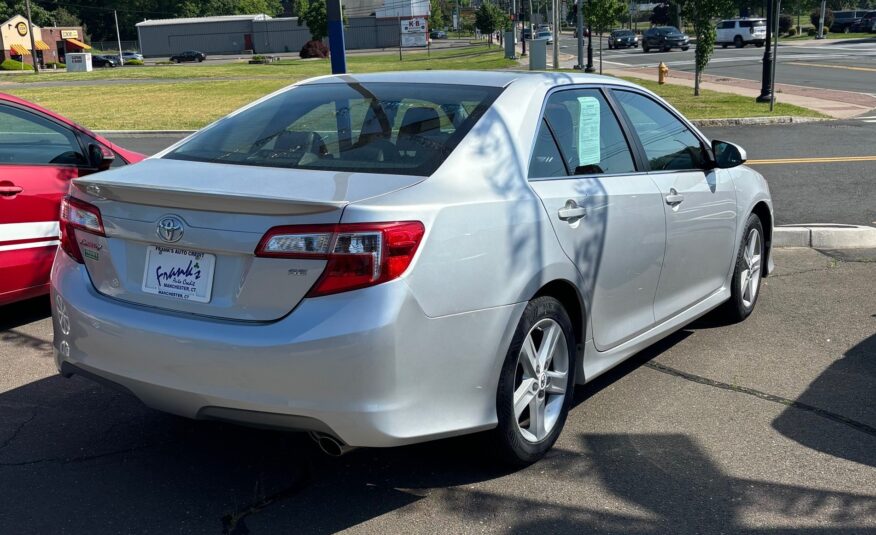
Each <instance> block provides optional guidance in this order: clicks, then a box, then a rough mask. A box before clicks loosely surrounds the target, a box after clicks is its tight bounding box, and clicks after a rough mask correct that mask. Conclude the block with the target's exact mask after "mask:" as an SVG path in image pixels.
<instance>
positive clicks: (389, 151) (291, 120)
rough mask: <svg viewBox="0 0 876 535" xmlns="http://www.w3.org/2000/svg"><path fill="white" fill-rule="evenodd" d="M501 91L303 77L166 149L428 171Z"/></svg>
mask: <svg viewBox="0 0 876 535" xmlns="http://www.w3.org/2000/svg"><path fill="white" fill-rule="evenodd" d="M501 91H502V89H501V88H497V87H482V86H465V85H452V84H395V83H386V82H380V83H341V82H338V83H329V84H314V85H304V86H299V87H295V88H292V89H291V90H289V91H285V92H283V93H281V94H279V95H276V96H274V97H272V98H270V99H268V100H266V101H264V102H262V103H260V104H258V105H256V106H253V107H252V108H249V109H247V110H245V111H243V112H240V113H238V114H236V115H232V116H230V117H226V118H225V119H222V120H221V121H219V122H218V123H216V124H215V125H214V126H213V127H211V128H208V129H207V130H204V131H203V132H200V133H198V134H195V135H194V136H193V137H192V138H191V139H190V140H189V141H187V142H186V143H184V144H183V145H181V146H179V147H177V148H176V149H174V150H173V151H172V152H170V153H168V154H166V155H165V156H164V157H165V158H169V159H173V160H189V161H198V162H213V163H226V164H237V165H254V166H266V167H284V168H290V169H312V170H324V171H352V172H357V171H359V172H365V173H388V174H403V175H418V176H427V175H430V174H432V173H433V172H434V171H435V169H437V168H438V166H439V165H441V163H442V162H443V161H444V160H445V159H446V158H447V156H448V155H449V154H450V153H451V152H452V151H453V149H454V148H455V147H456V145H457V144H458V143H459V141H460V140H461V139H462V138H463V137H465V135H466V134H467V133H468V132H469V130H471V128H472V126H473V125H474V124H475V123H476V122H477V120H478V119H479V118H480V117H481V116H482V115H483V114H484V112H485V111H486V110H487V109H488V108H489V107H490V105H491V104H492V103H493V101H494V100H495V99H496V97H497V96H498V95H499V93H501Z"/></svg>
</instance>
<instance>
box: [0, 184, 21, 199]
mask: <svg viewBox="0 0 876 535" xmlns="http://www.w3.org/2000/svg"><path fill="white" fill-rule="evenodd" d="M19 193H21V186H0V195H2V196H4V197H12V196H14V195H18V194H19Z"/></svg>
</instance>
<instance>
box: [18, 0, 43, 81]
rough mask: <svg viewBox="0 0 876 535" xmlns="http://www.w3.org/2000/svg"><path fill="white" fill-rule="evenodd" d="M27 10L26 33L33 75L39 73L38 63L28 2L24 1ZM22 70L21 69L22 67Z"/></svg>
mask: <svg viewBox="0 0 876 535" xmlns="http://www.w3.org/2000/svg"><path fill="white" fill-rule="evenodd" d="M24 5H25V7H26V9H27V32H28V33H29V34H30V53H31V57H32V58H33V73H34V74H39V73H40V62H39V61H37V51H36V40H35V39H34V37H33V22H31V21H32V20H33V19H31V18H30V0H26V1H25V3H24ZM21 63H22V65H23V64H24V58H21ZM22 68H23V67H22Z"/></svg>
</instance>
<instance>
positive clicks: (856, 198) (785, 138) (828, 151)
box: [109, 112, 876, 225]
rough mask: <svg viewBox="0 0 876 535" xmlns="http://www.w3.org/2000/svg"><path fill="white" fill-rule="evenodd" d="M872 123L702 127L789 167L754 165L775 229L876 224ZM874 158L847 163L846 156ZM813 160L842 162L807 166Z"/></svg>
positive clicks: (163, 143)
mask: <svg viewBox="0 0 876 535" xmlns="http://www.w3.org/2000/svg"><path fill="white" fill-rule="evenodd" d="M873 116H874V119H854V120H848V121H829V122H819V123H805V124H791V125H772V126H734V127H727V128H703V129H702V130H703V132H704V133H705V134H706V135H707V136H709V137H710V138H712V139H721V140H725V141H733V142H736V143H739V144H740V145H742V146H743V147H744V148H746V149H747V151H748V157H749V158H750V159H752V160H774V159H792V160H793V161H792V163H785V164H781V165H777V164H760V165H752V167H753V168H754V169H756V170H757V171H759V172H760V173H762V174H763V175H764V176H765V177H766V178H767V180H769V183H770V189H771V191H772V194H773V200H774V202H775V208H776V224H779V225H787V224H794V223H843V224H850V225H876V112H874V113H873ZM109 137H110V139H111V140H112V141H113V142H116V143H118V144H120V145H121V146H123V147H126V148H129V149H132V150H136V151H139V152H143V153H145V154H154V153H155V152H158V151H159V150H161V149H163V148H165V147H167V146H169V145H170V144H171V143H174V142H176V141H177V140H179V139H181V138H182V136H181V135H177V136H157V135H151V134H150V135H137V136H130V135H122V136H109ZM862 156H863V157H868V156H870V157H873V158H872V159H871V160H863V161H861V160H857V161H855V160H846V159H842V158H845V157H862ZM813 157H841V159H840V160H838V161H832V162H829V163H811V161H810V159H811V158H813Z"/></svg>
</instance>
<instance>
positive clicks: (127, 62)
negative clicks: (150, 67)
mask: <svg viewBox="0 0 876 535" xmlns="http://www.w3.org/2000/svg"><path fill="white" fill-rule="evenodd" d="M125 65H143V60H142V59H126V60H125Z"/></svg>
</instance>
